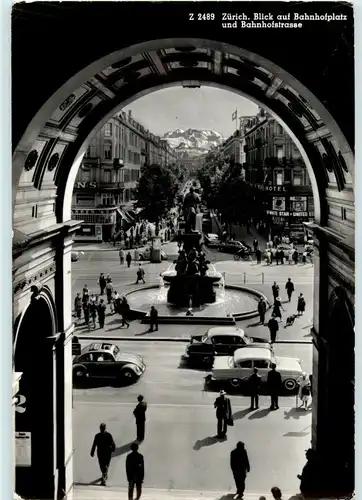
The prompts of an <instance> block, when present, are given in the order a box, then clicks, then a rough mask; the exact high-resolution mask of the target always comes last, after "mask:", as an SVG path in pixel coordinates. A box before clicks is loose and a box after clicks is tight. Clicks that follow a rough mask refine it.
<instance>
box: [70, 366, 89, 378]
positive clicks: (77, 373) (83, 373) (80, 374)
mask: <svg viewBox="0 0 362 500" xmlns="http://www.w3.org/2000/svg"><path fill="white" fill-rule="evenodd" d="M73 376H74V377H75V378H77V379H85V378H86V377H88V373H87V370H86V369H85V368H84V367H83V366H79V367H77V368H74V370H73Z"/></svg>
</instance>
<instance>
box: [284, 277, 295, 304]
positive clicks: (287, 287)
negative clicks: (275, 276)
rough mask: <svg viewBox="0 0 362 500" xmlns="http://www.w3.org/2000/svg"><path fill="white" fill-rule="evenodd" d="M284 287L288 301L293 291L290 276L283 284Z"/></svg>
mask: <svg viewBox="0 0 362 500" xmlns="http://www.w3.org/2000/svg"><path fill="white" fill-rule="evenodd" d="M285 289H286V291H287V295H288V300H289V302H290V301H291V300H292V293H293V292H294V283H293V282H292V280H291V279H290V278H288V281H287V282H286V284H285Z"/></svg>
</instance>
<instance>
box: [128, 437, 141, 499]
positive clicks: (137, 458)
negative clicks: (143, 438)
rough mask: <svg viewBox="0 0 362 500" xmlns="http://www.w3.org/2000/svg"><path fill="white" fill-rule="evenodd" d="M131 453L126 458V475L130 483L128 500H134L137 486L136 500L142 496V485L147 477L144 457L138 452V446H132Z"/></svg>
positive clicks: (134, 444)
mask: <svg viewBox="0 0 362 500" xmlns="http://www.w3.org/2000/svg"><path fill="white" fill-rule="evenodd" d="M131 450H132V451H131V453H129V454H128V455H127V458H126V475H127V481H128V500H133V492H134V487H135V486H136V500H139V499H140V498H141V495H142V483H143V480H144V477H145V465H144V459H143V455H141V453H139V452H138V444H137V443H132V444H131Z"/></svg>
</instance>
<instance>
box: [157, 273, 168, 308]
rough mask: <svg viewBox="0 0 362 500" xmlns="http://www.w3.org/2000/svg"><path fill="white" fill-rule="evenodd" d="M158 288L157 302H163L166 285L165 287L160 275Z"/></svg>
mask: <svg viewBox="0 0 362 500" xmlns="http://www.w3.org/2000/svg"><path fill="white" fill-rule="evenodd" d="M158 281H159V288H158V292H159V293H158V295H157V302H163V301H164V299H165V295H166V287H165V282H164V281H163V278H162V276H160V277H159V280H158Z"/></svg>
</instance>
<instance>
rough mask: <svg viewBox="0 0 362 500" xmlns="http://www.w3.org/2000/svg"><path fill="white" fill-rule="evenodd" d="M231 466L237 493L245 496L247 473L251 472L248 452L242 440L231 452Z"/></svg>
mask: <svg viewBox="0 0 362 500" xmlns="http://www.w3.org/2000/svg"><path fill="white" fill-rule="evenodd" d="M230 468H231V470H232V473H233V476H234V481H235V485H236V495H237V496H238V497H239V498H243V496H244V491H245V480H246V475H247V473H248V472H250V463H249V457H248V453H247V451H246V449H245V445H244V443H243V442H242V441H239V442H238V443H237V445H236V448H235V450H232V452H231V453H230Z"/></svg>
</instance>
